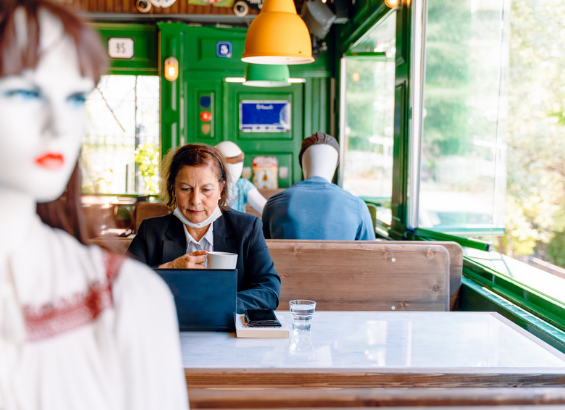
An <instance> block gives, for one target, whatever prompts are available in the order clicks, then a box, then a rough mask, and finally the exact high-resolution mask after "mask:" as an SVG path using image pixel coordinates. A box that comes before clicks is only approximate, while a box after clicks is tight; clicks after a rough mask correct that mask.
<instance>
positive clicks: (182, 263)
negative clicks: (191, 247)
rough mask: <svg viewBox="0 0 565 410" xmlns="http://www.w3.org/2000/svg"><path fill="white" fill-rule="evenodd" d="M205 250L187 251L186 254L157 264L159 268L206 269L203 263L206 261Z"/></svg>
mask: <svg viewBox="0 0 565 410" xmlns="http://www.w3.org/2000/svg"><path fill="white" fill-rule="evenodd" d="M207 253H208V252H206V251H196V252H192V253H189V254H188V255H183V256H181V257H180V258H177V259H175V260H174V261H171V262H167V263H164V264H163V265H161V266H159V267H160V268H166V269H206V267H205V266H204V265H203V264H204V262H206V256H205V255H206V254H207Z"/></svg>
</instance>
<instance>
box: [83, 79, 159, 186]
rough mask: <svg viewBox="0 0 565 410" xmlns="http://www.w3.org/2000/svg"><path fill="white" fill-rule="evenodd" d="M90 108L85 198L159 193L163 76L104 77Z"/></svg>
mask: <svg viewBox="0 0 565 410" xmlns="http://www.w3.org/2000/svg"><path fill="white" fill-rule="evenodd" d="M86 107H87V113H88V124H87V133H86V138H85V139H84V141H83V145H82V154H81V166H82V171H83V178H82V179H83V182H82V190H83V193H88V194H157V193H158V184H157V181H158V173H157V171H158V164H159V77H156V76H132V75H110V76H104V77H102V79H101V81H100V83H99V84H98V86H97V88H96V89H95V90H94V91H93V92H92V93H91V94H90V96H89V97H88V100H87V103H86Z"/></svg>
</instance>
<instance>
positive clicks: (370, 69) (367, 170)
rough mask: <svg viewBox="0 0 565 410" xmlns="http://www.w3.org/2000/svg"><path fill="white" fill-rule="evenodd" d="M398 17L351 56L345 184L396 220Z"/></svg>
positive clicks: (388, 20) (372, 33) (379, 215)
mask: <svg viewBox="0 0 565 410" xmlns="http://www.w3.org/2000/svg"><path fill="white" fill-rule="evenodd" d="M395 19H396V15H395V14H394V13H391V14H390V15H389V16H388V17H387V18H386V19H385V20H384V22H382V23H381V24H380V25H379V26H377V27H376V28H374V29H373V30H371V31H370V32H369V33H368V35H367V36H366V37H365V38H364V39H362V40H361V41H360V42H359V43H358V44H357V45H355V46H354V47H352V49H351V52H350V53H348V56H347V57H346V58H345V62H344V68H345V70H344V71H345V73H344V75H345V78H344V80H345V100H344V101H345V106H346V112H345V121H344V124H342V126H343V127H344V129H343V131H342V134H341V135H342V136H344V137H342V145H343V147H342V152H343V155H342V162H341V167H340V168H341V185H342V187H343V188H344V189H345V190H347V191H349V192H351V193H352V194H353V195H356V196H359V197H361V198H363V199H365V200H367V201H369V202H373V203H376V204H378V210H377V218H378V219H379V220H380V221H382V222H384V223H385V224H390V221H391V213H390V199H391V196H392V143H393V127H394V124H393V122H394V75H395V62H394V57H395V51H396V49H395V39H396V33H395Z"/></svg>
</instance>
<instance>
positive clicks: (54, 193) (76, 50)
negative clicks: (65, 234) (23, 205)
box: [0, 0, 106, 202]
mask: <svg viewBox="0 0 565 410" xmlns="http://www.w3.org/2000/svg"><path fill="white" fill-rule="evenodd" d="M105 67H106V57H105V52H104V49H103V48H102V46H101V44H100V42H99V40H98V36H97V34H96V33H95V32H94V31H93V30H92V29H91V28H89V27H88V26H87V25H86V24H85V23H83V22H82V21H81V20H80V19H79V18H78V17H76V16H75V15H73V14H71V13H70V12H68V11H66V10H64V9H62V8H61V7H59V6H57V5H56V4H54V3H53V2H51V1H47V0H27V1H25V0H8V1H2V4H1V5H0V188H1V189H7V190H14V191H18V192H20V193H24V194H27V195H30V196H31V197H33V198H34V199H35V200H36V201H38V202H43V201H49V200H53V199H56V198H57V197H59V196H60V195H61V194H62V193H63V191H64V190H65V188H66V186H67V183H68V181H69V177H70V176H71V173H72V172H73V170H74V169H75V165H76V162H77V159H78V155H79V151H80V145H81V140H82V137H83V135H84V132H85V126H86V110H85V104H84V103H85V100H86V97H87V96H88V94H89V92H90V91H91V90H92V88H94V86H95V84H96V83H97V82H98V79H99V78H100V75H101V74H102V73H103V72H104V70H105Z"/></svg>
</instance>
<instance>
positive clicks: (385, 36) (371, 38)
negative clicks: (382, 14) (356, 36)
mask: <svg viewBox="0 0 565 410" xmlns="http://www.w3.org/2000/svg"><path fill="white" fill-rule="evenodd" d="M350 53H351V54H356V53H385V54H386V56H387V57H394V56H395V55H396V13H394V12H393V13H391V14H390V15H389V16H388V17H387V18H386V19H385V20H384V21H383V22H382V23H381V24H379V25H378V26H377V27H376V28H375V29H373V30H372V31H371V32H370V33H369V34H368V35H367V36H366V37H365V38H363V39H362V40H361V42H360V43H358V44H357V45H355V46H353V47H352V48H351V52H350Z"/></svg>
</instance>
